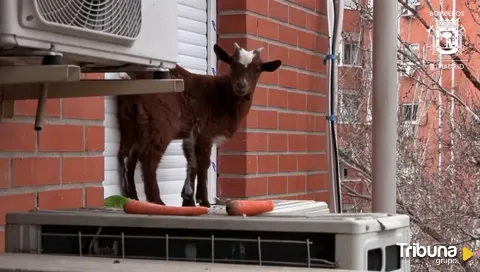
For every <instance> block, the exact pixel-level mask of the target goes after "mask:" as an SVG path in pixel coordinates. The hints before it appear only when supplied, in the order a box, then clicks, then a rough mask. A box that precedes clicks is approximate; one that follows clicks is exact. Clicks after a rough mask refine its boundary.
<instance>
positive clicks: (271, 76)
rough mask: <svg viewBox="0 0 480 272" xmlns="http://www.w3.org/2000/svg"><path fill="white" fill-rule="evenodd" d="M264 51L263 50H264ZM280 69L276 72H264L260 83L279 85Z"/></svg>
mask: <svg viewBox="0 0 480 272" xmlns="http://www.w3.org/2000/svg"><path fill="white" fill-rule="evenodd" d="M262 53H263V52H262ZM279 70H280V69H277V71H275V72H264V73H262V74H261V75H260V79H259V80H258V83H261V84H269V85H278V77H279Z"/></svg>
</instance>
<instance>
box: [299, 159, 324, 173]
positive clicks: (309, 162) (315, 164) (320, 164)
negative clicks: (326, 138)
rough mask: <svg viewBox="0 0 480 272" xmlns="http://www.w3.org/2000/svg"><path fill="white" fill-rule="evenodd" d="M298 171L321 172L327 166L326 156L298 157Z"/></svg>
mask: <svg viewBox="0 0 480 272" xmlns="http://www.w3.org/2000/svg"><path fill="white" fill-rule="evenodd" d="M297 163H298V171H313V170H323V169H324V168H326V165H327V158H326V155H300V156H298V161H297Z"/></svg>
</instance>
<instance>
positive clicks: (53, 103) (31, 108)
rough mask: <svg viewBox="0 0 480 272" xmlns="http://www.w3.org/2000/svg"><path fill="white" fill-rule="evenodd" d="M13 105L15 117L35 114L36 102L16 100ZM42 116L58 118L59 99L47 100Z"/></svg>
mask: <svg viewBox="0 0 480 272" xmlns="http://www.w3.org/2000/svg"><path fill="white" fill-rule="evenodd" d="M14 103H15V106H14V112H15V115H17V116H35V114H36V113H37V103H38V102H37V100H17V101H15V102H14ZM44 115H45V116H46V117H60V99H47V101H46V103H45V111H44Z"/></svg>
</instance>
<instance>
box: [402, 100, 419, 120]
mask: <svg viewBox="0 0 480 272" xmlns="http://www.w3.org/2000/svg"><path fill="white" fill-rule="evenodd" d="M402 121H403V122H404V123H412V124H415V123H417V121H418V104H403V105H402Z"/></svg>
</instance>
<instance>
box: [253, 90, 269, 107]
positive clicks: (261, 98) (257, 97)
mask: <svg viewBox="0 0 480 272" xmlns="http://www.w3.org/2000/svg"><path fill="white" fill-rule="evenodd" d="M253 105H257V106H267V105H268V89H267V88H262V87H256V88H255V93H254V94H253Z"/></svg>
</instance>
